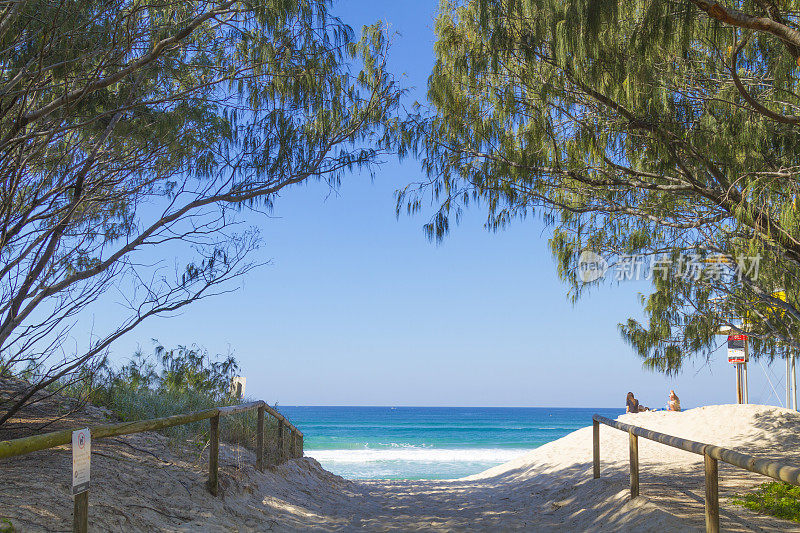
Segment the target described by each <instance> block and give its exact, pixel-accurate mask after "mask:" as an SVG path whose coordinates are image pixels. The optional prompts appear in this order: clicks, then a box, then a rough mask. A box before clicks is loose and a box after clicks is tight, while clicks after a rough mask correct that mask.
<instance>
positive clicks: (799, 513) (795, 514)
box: [732, 481, 800, 522]
mask: <svg viewBox="0 0 800 533" xmlns="http://www.w3.org/2000/svg"><path fill="white" fill-rule="evenodd" d="M732 500H733V503H735V504H737V505H742V506H744V507H746V508H748V509H750V510H752V511H756V512H759V513H765V514H769V515H772V516H776V517H778V518H785V519H787V520H794V521H795V522H800V487H796V486H794V485H790V484H789V483H784V482H779V481H771V482H769V483H764V484H762V485H760V486H759V487H758V488H757V489H756V490H755V491H754V492H751V493H749V494H745V495H737V496H734V497H733V499H732Z"/></svg>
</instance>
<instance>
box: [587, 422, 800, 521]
mask: <svg viewBox="0 0 800 533" xmlns="http://www.w3.org/2000/svg"><path fill="white" fill-rule="evenodd" d="M600 424H605V425H607V426H611V427H613V428H616V429H619V430H620V431H624V432H626V433H628V438H629V450H630V472H631V499H633V498H636V497H637V496H639V437H643V438H645V439H648V440H652V441H655V442H660V443H661V444H666V445H667V446H672V447H673V448H678V449H681V450H685V451H687V452H691V453H695V454H697V455H702V456H703V462H704V466H705V488H706V497H705V511H706V531H707V532H713V533H717V532H718V531H719V475H718V470H717V461H722V462H724V463H728V464H731V465H733V466H736V467H739V468H743V469H744V470H749V471H750V472H755V473H757V474H762V475H765V476H769V477H771V478H773V479H777V480H778V481H785V482H787V483H791V484H792V485H800V468H797V467H794V466H788V465H784V464H781V463H777V462H774V461H770V460H768V459H759V458H758V457H753V456H752V455H747V454H744V453H739V452H737V451H734V450H730V449H728V448H722V447H720V446H713V445H711V444H704V443H702V442H696V441H693V440H687V439H682V438H680V437H674V436H672V435H667V434H665V433H659V432H657V431H650V430H649V429H644V428H642V427H639V426H633V425H630V424H625V423H624V422H618V421H616V420H611V419H610V418H606V417H604V416H600V415H594V416H593V417H592V426H593V428H592V429H593V433H592V449H593V458H594V461H593V462H594V464H593V466H594V478H595V479H597V478H599V477H600Z"/></svg>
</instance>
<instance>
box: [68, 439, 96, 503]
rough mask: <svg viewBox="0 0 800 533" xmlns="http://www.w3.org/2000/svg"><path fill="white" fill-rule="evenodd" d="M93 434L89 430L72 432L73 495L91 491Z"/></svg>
mask: <svg viewBox="0 0 800 533" xmlns="http://www.w3.org/2000/svg"><path fill="white" fill-rule="evenodd" d="M91 461H92V434H91V432H90V431H89V428H86V429H79V430H78V431H73V432H72V494H80V493H81V492H86V491H87V490H89V467H90V465H91Z"/></svg>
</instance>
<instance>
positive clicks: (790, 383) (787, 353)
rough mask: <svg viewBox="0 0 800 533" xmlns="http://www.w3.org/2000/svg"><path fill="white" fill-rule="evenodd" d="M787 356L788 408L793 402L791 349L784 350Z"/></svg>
mask: <svg viewBox="0 0 800 533" xmlns="http://www.w3.org/2000/svg"><path fill="white" fill-rule="evenodd" d="M784 357H785V358H786V404H785V406H786V408H787V409H789V406H790V405H791V404H792V363H791V361H789V351H788V350H786V351H785V352H784Z"/></svg>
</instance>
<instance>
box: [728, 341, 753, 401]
mask: <svg viewBox="0 0 800 533" xmlns="http://www.w3.org/2000/svg"><path fill="white" fill-rule="evenodd" d="M748 355H749V354H748V349H747V335H728V362H729V363H732V364H735V365H736V401H737V402H738V403H748V400H749V398H748V394H747V359H748Z"/></svg>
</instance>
